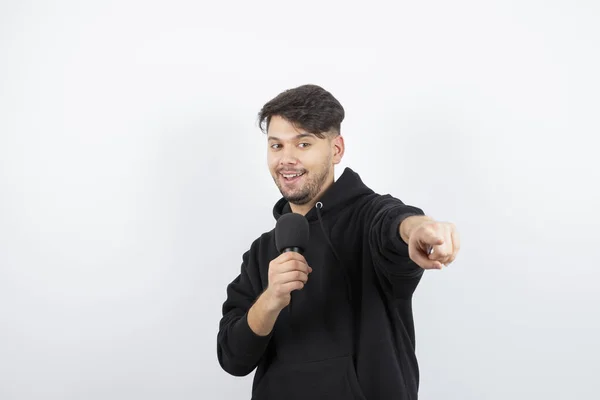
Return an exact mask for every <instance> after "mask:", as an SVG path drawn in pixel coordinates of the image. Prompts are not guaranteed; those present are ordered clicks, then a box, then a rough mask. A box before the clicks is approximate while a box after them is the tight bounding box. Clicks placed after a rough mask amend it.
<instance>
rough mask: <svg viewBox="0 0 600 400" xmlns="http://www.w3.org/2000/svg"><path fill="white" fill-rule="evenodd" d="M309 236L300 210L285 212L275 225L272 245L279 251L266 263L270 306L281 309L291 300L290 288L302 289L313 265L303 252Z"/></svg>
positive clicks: (292, 289) (305, 221)
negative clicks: (267, 266) (309, 263)
mask: <svg viewBox="0 0 600 400" xmlns="http://www.w3.org/2000/svg"><path fill="white" fill-rule="evenodd" d="M308 239H309V226H308V221H307V220H306V218H305V217H304V216H303V215H300V214H294V213H289V214H284V215H282V216H281V217H279V219H278V220H277V225H276V226H275V245H276V246H277V250H278V251H279V252H280V253H281V254H280V255H279V256H278V257H277V258H275V259H274V260H273V261H271V262H270V263H269V285H268V287H267V290H266V292H268V293H269V298H270V300H271V301H272V306H273V307H274V308H275V309H277V310H281V309H283V308H285V307H286V306H287V305H288V304H290V302H291V298H292V294H291V293H292V291H294V290H302V288H304V285H305V284H306V282H307V281H308V274H310V273H311V272H312V268H311V267H310V266H308V264H307V262H306V259H305V258H304V256H303V255H302V253H304V250H305V249H306V246H307V245H308Z"/></svg>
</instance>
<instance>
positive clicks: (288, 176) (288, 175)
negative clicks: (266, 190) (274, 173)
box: [281, 174, 302, 178]
mask: <svg viewBox="0 0 600 400" xmlns="http://www.w3.org/2000/svg"><path fill="white" fill-rule="evenodd" d="M281 175H283V177H284V178H295V177H297V176H300V175H302V174H281Z"/></svg>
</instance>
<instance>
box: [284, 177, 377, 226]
mask: <svg viewBox="0 0 600 400" xmlns="http://www.w3.org/2000/svg"><path fill="white" fill-rule="evenodd" d="M372 193H374V192H373V190H371V189H369V188H368V187H367V186H366V185H365V184H364V183H363V181H362V180H361V179H360V176H359V175H358V174H357V173H356V172H354V171H353V170H352V169H351V168H348V167H346V168H345V169H344V172H343V173H342V175H341V176H340V177H339V178H338V179H337V180H336V181H335V182H333V184H332V185H331V186H330V187H329V188H328V189H327V190H326V191H325V193H323V195H322V196H321V198H319V199H318V201H317V205H319V207H318V208H317V207H313V208H311V209H310V211H309V212H308V213H307V214H306V215H305V217H306V219H308V222H313V221H317V220H320V219H321V218H320V217H325V216H326V215H330V214H335V213H336V211H339V210H342V209H343V208H344V207H345V206H346V205H348V204H351V203H352V202H354V201H355V200H356V199H357V198H359V197H361V196H364V195H367V194H372ZM289 212H292V209H291V207H290V204H289V202H288V201H287V200H286V199H285V198H283V197H282V198H281V199H279V201H277V203H275V206H274V207H273V217H275V219H276V220H277V219H279V217H281V216H282V215H283V214H286V213H289ZM319 214H320V215H319Z"/></svg>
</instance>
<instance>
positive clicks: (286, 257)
mask: <svg viewBox="0 0 600 400" xmlns="http://www.w3.org/2000/svg"><path fill="white" fill-rule="evenodd" d="M276 260H277V261H278V262H280V263H284V262H286V261H290V260H297V261H303V262H306V258H304V256H303V255H302V254H300V253H298V252H296V251H286V252H285V253H281V254H280V255H279V257H277V258H276Z"/></svg>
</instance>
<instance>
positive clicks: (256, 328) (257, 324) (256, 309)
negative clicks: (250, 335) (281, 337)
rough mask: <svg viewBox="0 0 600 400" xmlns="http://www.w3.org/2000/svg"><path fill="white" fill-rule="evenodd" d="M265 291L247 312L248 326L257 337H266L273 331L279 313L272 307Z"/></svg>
mask: <svg viewBox="0 0 600 400" xmlns="http://www.w3.org/2000/svg"><path fill="white" fill-rule="evenodd" d="M272 303H273V302H272V301H271V300H270V298H269V293H268V292H267V291H265V292H263V294H261V295H260V296H259V298H258V299H257V300H256V302H255V303H254V305H252V307H251V308H250V310H249V311H248V325H249V326H250V329H252V331H253V332H254V333H255V334H256V335H258V336H267V335H269V334H270V333H271V331H272V330H273V327H274V326H275V322H276V321H277V317H278V316H279V313H280V312H281V309H278V308H276V307H274V306H273V305H272Z"/></svg>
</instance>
